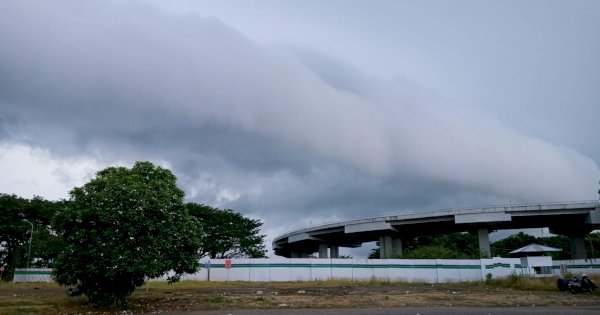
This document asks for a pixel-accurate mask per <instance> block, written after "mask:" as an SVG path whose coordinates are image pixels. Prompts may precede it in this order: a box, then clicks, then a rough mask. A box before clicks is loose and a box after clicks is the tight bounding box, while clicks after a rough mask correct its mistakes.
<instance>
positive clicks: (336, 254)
mask: <svg viewBox="0 0 600 315" xmlns="http://www.w3.org/2000/svg"><path fill="white" fill-rule="evenodd" d="M329 256H330V257H331V258H340V248H339V247H338V246H331V247H329Z"/></svg>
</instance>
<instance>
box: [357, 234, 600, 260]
mask: <svg viewBox="0 0 600 315" xmlns="http://www.w3.org/2000/svg"><path fill="white" fill-rule="evenodd" d="M584 241H585V246H586V250H587V253H588V257H590V258H596V257H599V256H600V233H599V232H594V233H591V234H589V235H588V236H587V237H586V238H585V239H584ZM531 243H536V244H540V245H545V246H550V247H556V248H560V249H561V251H560V252H553V253H548V255H551V256H553V258H554V259H560V260H566V259H571V242H570V239H569V237H567V236H563V235H553V236H547V237H535V236H532V235H528V234H525V233H523V232H520V233H517V234H513V235H511V236H509V237H507V238H504V239H502V240H499V241H496V242H494V243H492V244H491V246H490V247H491V251H492V256H493V257H510V255H509V253H510V252H511V251H513V250H515V249H519V248H521V247H523V246H526V245H529V244H531ZM377 246H379V244H377ZM402 246H403V252H402V254H401V255H400V254H393V255H391V256H390V257H389V258H404V259H436V258H439V259H479V258H480V253H479V241H478V239H477V235H474V234H470V233H466V232H465V233H451V234H439V235H423V236H417V237H414V238H409V239H403V240H402ZM379 257H380V256H379V248H378V247H377V248H375V249H373V250H372V251H371V252H370V253H369V258H371V259H378V258H379Z"/></svg>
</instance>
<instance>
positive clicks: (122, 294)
mask: <svg viewBox="0 0 600 315" xmlns="http://www.w3.org/2000/svg"><path fill="white" fill-rule="evenodd" d="M70 195H71V200H70V202H69V204H68V205H67V207H66V208H65V209H64V210H62V211H60V212H59V213H58V214H57V215H56V217H55V220H54V227H55V229H56V231H57V232H58V234H59V235H60V236H61V237H62V239H63V240H64V243H65V248H64V251H63V252H62V253H61V254H60V255H59V256H58V257H57V258H56V260H55V262H54V271H53V277H54V279H55V280H56V281H57V282H58V283H59V284H62V285H65V286H67V287H69V291H70V292H71V294H73V295H79V294H85V295H86V296H87V297H88V299H89V300H90V302H92V303H93V304H95V305H98V306H106V305H111V304H113V303H114V302H117V304H124V303H125V302H126V298H127V296H129V294H131V293H132V292H133V290H135V288H136V287H137V286H140V285H142V284H143V283H144V281H145V279H146V278H156V277H160V276H162V275H164V274H166V273H167V272H168V271H170V270H173V271H174V272H175V275H174V276H172V277H171V278H170V280H172V281H176V280H178V276H179V275H180V274H182V273H184V272H191V273H192V272H195V271H196V270H197V269H198V268H199V262H198V260H199V257H198V248H200V246H201V238H202V231H201V229H200V227H199V224H198V222H197V221H196V219H195V218H193V217H190V216H189V215H188V213H187V211H186V208H185V206H184V204H183V197H184V193H183V191H182V190H181V189H179V188H178V187H177V185H176V178H175V176H174V175H173V174H172V173H171V172H170V171H169V170H166V169H163V168H161V167H156V166H154V165H153V164H152V163H150V162H137V163H136V164H135V165H134V166H133V167H132V168H131V169H128V168H125V167H109V168H106V169H104V170H102V171H100V172H98V173H97V174H96V178H94V179H92V180H91V181H89V182H88V183H87V184H85V185H83V186H82V187H77V188H74V189H73V190H72V191H71V192H70Z"/></svg>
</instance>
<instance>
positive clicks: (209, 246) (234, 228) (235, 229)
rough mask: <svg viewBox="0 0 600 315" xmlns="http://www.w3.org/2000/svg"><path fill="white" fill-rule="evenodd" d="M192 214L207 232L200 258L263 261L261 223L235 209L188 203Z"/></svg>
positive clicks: (263, 250) (263, 248)
mask: <svg viewBox="0 0 600 315" xmlns="http://www.w3.org/2000/svg"><path fill="white" fill-rule="evenodd" d="M186 207H187V209H188V212H189V213H190V215H192V216H194V217H196V218H197V219H198V220H199V221H200V223H201V225H202V228H203V230H204V232H205V233H206V237H205V239H204V241H203V243H202V247H200V256H201V257H206V256H208V257H210V258H262V257H265V253H266V250H265V245H264V238H265V236H264V235H261V234H260V227H261V226H262V222H260V220H254V219H250V218H246V217H244V216H243V215H242V214H240V213H238V212H234V211H233V210H230V209H227V210H221V209H218V208H213V207H210V206H207V205H202V204H197V203H188V204H187V205H186Z"/></svg>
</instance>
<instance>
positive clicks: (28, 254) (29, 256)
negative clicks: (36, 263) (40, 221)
mask: <svg viewBox="0 0 600 315" xmlns="http://www.w3.org/2000/svg"><path fill="white" fill-rule="evenodd" d="M23 221H25V222H27V223H29V224H31V233H30V234H29V251H28V252H27V269H29V262H30V261H31V241H32V240H33V223H31V222H29V221H28V220H27V219H23Z"/></svg>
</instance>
